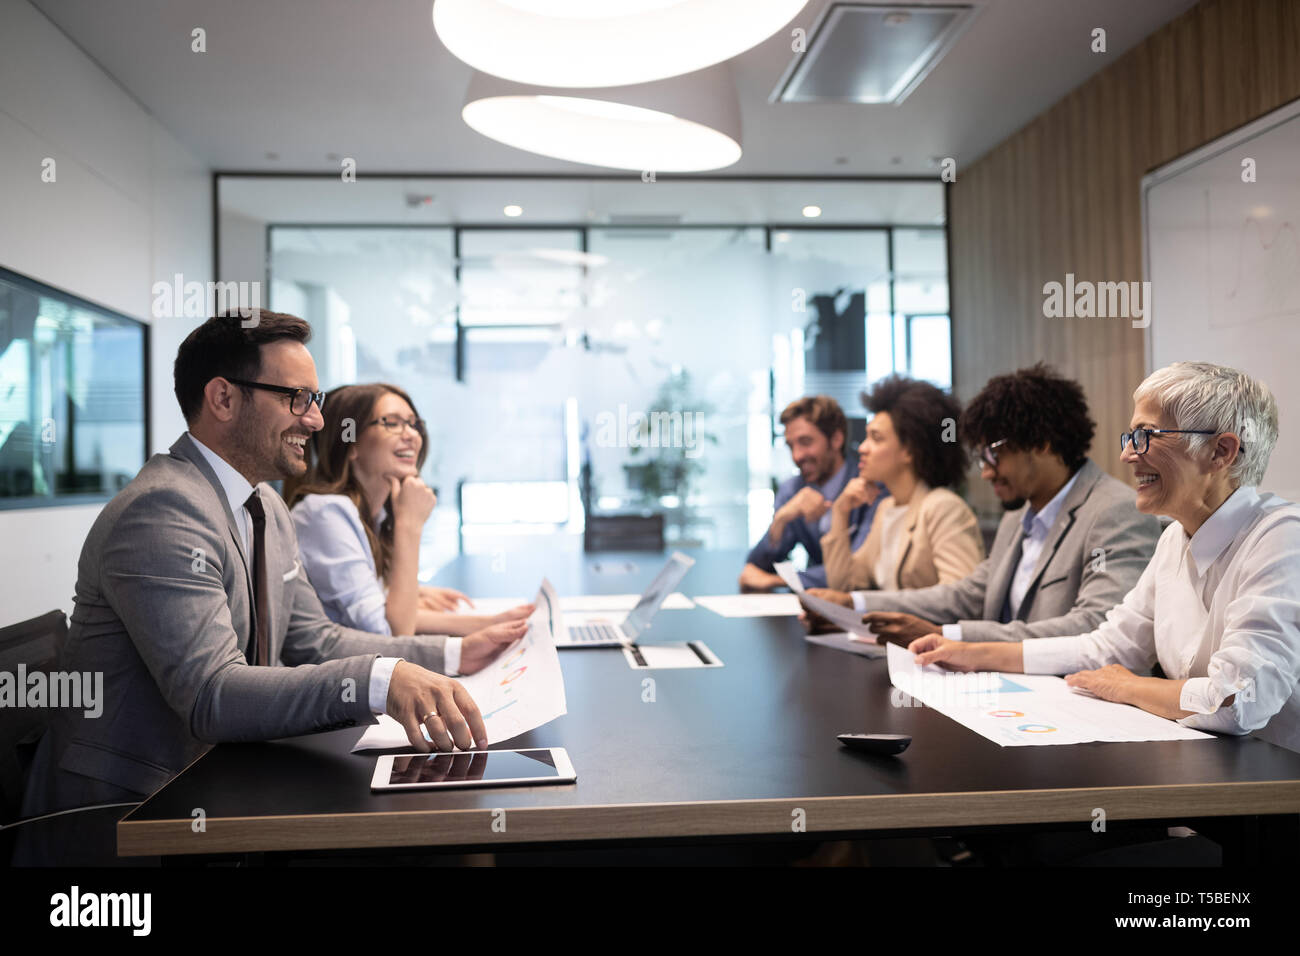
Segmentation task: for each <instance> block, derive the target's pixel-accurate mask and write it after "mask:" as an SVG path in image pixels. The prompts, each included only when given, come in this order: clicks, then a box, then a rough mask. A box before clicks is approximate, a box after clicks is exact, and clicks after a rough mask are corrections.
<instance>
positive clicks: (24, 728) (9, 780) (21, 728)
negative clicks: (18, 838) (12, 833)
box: [0, 611, 68, 823]
mask: <svg viewBox="0 0 1300 956" xmlns="http://www.w3.org/2000/svg"><path fill="white" fill-rule="evenodd" d="M67 637H68V619H67V617H66V616H65V615H64V613H63V612H62V611H50V612H49V613H48V614H42V615H41V616H40V617H34V618H32V619H31V620H29V621H22V622H21V623H18V624H11V625H9V626H8V627H4V628H0V671H3V672H6V673H8V674H10V675H12V680H13V681H14V682H15V683H16V682H17V680H18V675H19V665H24V666H23V670H24V671H25V672H26V673H28V674H30V673H32V672H33V671H45V672H49V671H53V670H54V669H55V668H56V667H57V666H58V661H59V655H60V654H62V653H63V644H64V641H66V640H67ZM14 689H15V691H16V692H17V693H19V694H22V693H25V692H26V687H21V686H15V688H14ZM49 717H50V711H49V709H48V708H44V707H0V823H9V822H12V821H13V820H16V819H18V814H19V812H20V809H21V807H22V801H23V788H24V787H25V786H26V784H27V771H28V770H29V769H30V768H31V764H32V758H33V757H34V756H35V754H36V745H37V744H38V743H40V740H41V736H42V735H43V734H44V733H45V728H46V726H47V725H48V723H49Z"/></svg>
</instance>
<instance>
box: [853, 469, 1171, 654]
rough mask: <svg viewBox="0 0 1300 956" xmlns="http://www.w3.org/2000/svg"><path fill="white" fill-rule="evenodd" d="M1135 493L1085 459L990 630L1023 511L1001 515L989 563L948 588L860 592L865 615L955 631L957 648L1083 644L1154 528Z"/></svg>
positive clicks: (1129, 579) (1011, 570)
mask: <svg viewBox="0 0 1300 956" xmlns="http://www.w3.org/2000/svg"><path fill="white" fill-rule="evenodd" d="M1136 499H1137V495H1136V493H1135V492H1134V491H1133V489H1131V488H1129V487H1128V485H1125V484H1124V483H1123V482H1120V481H1117V480H1115V479H1114V478H1112V477H1110V475H1107V474H1106V473H1105V472H1103V471H1102V470H1101V469H1100V468H1098V467H1097V465H1096V464H1094V463H1093V461H1092V459H1089V460H1088V461H1086V462H1084V464H1083V467H1082V468H1080V469H1079V478H1078V480H1077V481H1076V482H1075V483H1074V487H1073V488H1071V489H1070V493H1069V495H1067V496H1066V499H1065V503H1064V505H1063V506H1062V508H1061V511H1060V514H1058V515H1057V516H1056V521H1055V523H1054V524H1053V525H1052V529H1051V531H1050V532H1049V533H1048V536H1047V541H1046V542H1045V543H1044V545H1043V551H1042V554H1041V555H1039V558H1038V564H1037V566H1036V567H1035V568H1034V576H1033V578H1032V579H1031V581H1030V585H1029V590H1028V591H1027V592H1026V593H1025V599H1024V601H1023V602H1021V605H1020V608H1019V611H1018V612H1017V614H1016V617H1015V620H1013V621H1011V622H1010V623H1007V624H1002V623H1000V618H1001V616H1002V605H1003V602H1004V601H1005V599H1006V595H1007V590H1008V589H1009V588H1010V587H1011V579H1012V578H1013V577H1014V576H1015V573H1016V565H1017V564H1019V562H1020V542H1021V539H1022V538H1023V537H1024V530H1023V527H1022V525H1021V520H1022V518H1023V517H1024V514H1025V511H1026V510H1027V509H1028V508H1029V505H1027V504H1026V505H1025V506H1024V507H1023V508H1020V509H1017V510H1016V511H1011V512H1008V513H1007V514H1006V515H1005V516H1004V517H1003V518H1002V523H1001V524H1000V525H999V526H998V533H997V537H996V538H995V539H994V541H993V548H992V550H991V552H990V553H989V556H988V557H987V558H986V559H985V560H984V561H983V562H981V563H980V565H979V566H978V567H977V568H976V569H975V570H974V571H972V572H971V573H970V574H969V575H967V576H966V577H964V578H962V579H961V580H960V581H956V582H954V583H952V584H938V585H935V586H934V587H928V588H921V589H920V590H916V591H862V592H858V593H861V594H863V595H864V596H865V597H866V602H867V603H866V607H867V610H868V611H903V612H905V613H907V614H915V615H916V616H917V617H923V618H925V619H926V620H927V621H931V622H933V623H935V624H961V634H962V640H964V641H1023V640H1025V639H1026V638H1030V637H1061V636H1063V635H1069V634H1086V633H1088V632H1089V631H1091V630H1094V629H1095V628H1096V627H1097V625H1098V624H1100V623H1101V622H1102V620H1103V619H1104V618H1105V617H1106V612H1108V611H1109V610H1110V609H1111V608H1113V607H1114V606H1115V605H1116V604H1119V603H1120V601H1122V600H1123V599H1124V595H1126V594H1127V593H1128V592H1129V591H1130V590H1131V589H1132V588H1133V586H1134V585H1135V584H1137V581H1138V578H1139V577H1141V575H1142V571H1143V570H1144V569H1145V568H1146V566H1147V563H1148V562H1149V561H1150V560H1151V556H1152V555H1153V554H1155V550H1156V541H1157V540H1158V539H1159V537H1160V522H1159V521H1157V520H1156V519H1155V518H1154V517H1152V516H1151V515H1144V514H1142V513H1141V512H1140V511H1138V510H1137V507H1136V506H1135V504H1134V502H1135V501H1136Z"/></svg>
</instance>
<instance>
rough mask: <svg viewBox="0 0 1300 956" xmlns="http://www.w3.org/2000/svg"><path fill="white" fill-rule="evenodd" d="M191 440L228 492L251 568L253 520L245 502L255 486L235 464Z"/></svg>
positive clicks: (195, 439)
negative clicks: (237, 469)
mask: <svg viewBox="0 0 1300 956" xmlns="http://www.w3.org/2000/svg"><path fill="white" fill-rule="evenodd" d="M186 434H187V435H190V433H189V432H186ZM190 441H192V442H194V447H195V448H197V449H198V450H199V452H200V453H201V454H202V455H203V459H204V461H206V462H207V463H208V464H209V465H211V466H212V470H213V471H214V472H215V473H216V476H217V481H219V482H221V490H222V491H224V492H225V493H226V501H227V502H228V503H229V505H230V512H231V514H233V515H234V516H235V524H236V525H238V526H239V543H240V544H241V545H243V547H244V557H245V558H247V559H248V566H249V567H250V568H251V567H252V566H253V555H252V550H251V547H250V545H249V537H248V536H249V534H250V533H251V532H250V529H251V528H252V525H251V524H250V523H249V522H250V521H251V520H252V516H251V515H250V514H249V513H248V509H247V508H245V507H244V502H246V501H247V500H248V498H249V495H251V494H252V493H253V486H252V485H250V484H249V483H248V479H247V478H245V477H244V476H243V475H241V474H240V473H239V472H237V471H236V470H235V468H234V466H233V465H231V464H230V463H229V462H227V461H226V459H224V458H222V457H221V456H220V455H218V454H217V453H216V452H215V451H213V450H212V449H211V448H209V447H208V446H207V445H205V444H203V442H201V441H199V440H198V439H197V438H195V437H194V436H193V435H190Z"/></svg>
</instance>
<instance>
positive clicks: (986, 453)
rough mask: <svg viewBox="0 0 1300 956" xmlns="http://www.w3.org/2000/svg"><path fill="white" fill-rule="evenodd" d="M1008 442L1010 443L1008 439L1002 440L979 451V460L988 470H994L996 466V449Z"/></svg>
mask: <svg viewBox="0 0 1300 956" xmlns="http://www.w3.org/2000/svg"><path fill="white" fill-rule="evenodd" d="M1008 441H1010V439H1009V438H1003V439H1001V440H999V441H995V442H994V443H993V444H991V445H985V446H984V447H983V448H981V449H980V460H981V461H983V462H984V463H985V464H987V465H988V466H989V467H990V468H996V467H997V466H998V449H999V448H1000V447H1002V446H1003V445H1005V444H1006V443H1007V442H1008Z"/></svg>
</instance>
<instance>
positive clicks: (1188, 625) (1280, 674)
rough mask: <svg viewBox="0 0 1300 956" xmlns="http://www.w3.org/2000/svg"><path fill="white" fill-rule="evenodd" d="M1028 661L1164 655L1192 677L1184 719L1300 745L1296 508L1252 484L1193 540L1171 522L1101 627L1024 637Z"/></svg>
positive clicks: (1069, 663) (1058, 666)
mask: <svg viewBox="0 0 1300 956" xmlns="http://www.w3.org/2000/svg"><path fill="white" fill-rule="evenodd" d="M1024 661H1025V673H1026V674H1070V673H1074V672H1075V671H1080V670H1092V669H1095V668H1099V667H1104V666H1105V665H1107V664H1121V665H1123V666H1124V667H1127V668H1129V669H1130V670H1134V671H1142V670H1147V669H1149V668H1150V667H1151V665H1152V664H1153V663H1155V662H1156V661H1159V663H1160V667H1161V669H1162V670H1163V671H1164V673H1165V676H1166V677H1168V678H1170V679H1171V680H1186V681H1187V682H1186V683H1185V684H1184V685H1183V689H1182V694H1181V697H1180V699H1179V706H1180V707H1181V709H1183V710H1187V711H1192V715H1191V716H1189V717H1185V718H1183V719H1182V720H1180V721H1179V723H1180V724H1184V725H1186V726H1188V727H1194V728H1197V729H1199V730H1208V731H1217V732H1220V733H1228V734H1253V735H1254V736H1256V737H1259V738H1261V739H1263V740H1267V741H1270V742H1272V743H1275V744H1278V745H1279V746H1282V747H1286V748H1288V749H1290V750H1295V751H1300V690H1297V681H1298V680H1300V505H1296V504H1294V503H1292V502H1290V501H1286V500H1285V499H1282V498H1278V497H1277V496H1275V495H1272V494H1264V495H1261V494H1259V493H1258V492H1257V491H1256V490H1255V489H1254V488H1253V487H1248V486H1245V487H1241V488H1238V489H1237V490H1236V491H1234V492H1233V493H1232V494H1231V495H1230V496H1229V497H1228V499H1227V500H1226V501H1224V503H1223V504H1222V505H1220V506H1219V508H1218V510H1217V511H1215V512H1214V514H1212V515H1210V517H1209V518H1208V519H1206V521H1205V523H1204V524H1203V525H1201V527H1200V528H1198V529H1197V531H1196V534H1194V535H1193V536H1192V537H1191V538H1190V539H1188V537H1187V533H1186V531H1184V530H1183V526H1182V525H1181V524H1179V523H1178V522H1177V521H1175V522H1174V523H1173V524H1171V525H1170V526H1169V527H1168V528H1166V529H1165V531H1164V533H1163V534H1162V535H1161V536H1160V541H1159V543H1158V544H1157V545H1156V552H1155V555H1154V557H1152V559H1151V563H1150V564H1148V565H1147V568H1146V570H1145V571H1144V572H1142V577H1141V578H1139V579H1138V583H1137V584H1136V586H1134V588H1133V590H1131V591H1130V592H1129V593H1128V594H1127V595H1126V596H1125V598H1124V600H1123V602H1121V603H1120V604H1118V605H1116V606H1115V607H1114V608H1112V609H1111V611H1110V613H1109V614H1107V615H1106V620H1105V621H1103V622H1102V623H1101V625H1100V626H1099V627H1098V628H1097V629H1096V630H1095V631H1093V632H1091V633H1089V634H1082V635H1079V636H1077V637H1047V638H1039V639H1038V640H1035V641H1026V642H1025V643H1024ZM1234 695H1235V697H1234ZM1228 697H1234V700H1233V702H1232V704H1231V705H1229V706H1227V707H1224V706H1222V704H1223V701H1224V700H1226V699H1227V698H1228Z"/></svg>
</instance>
